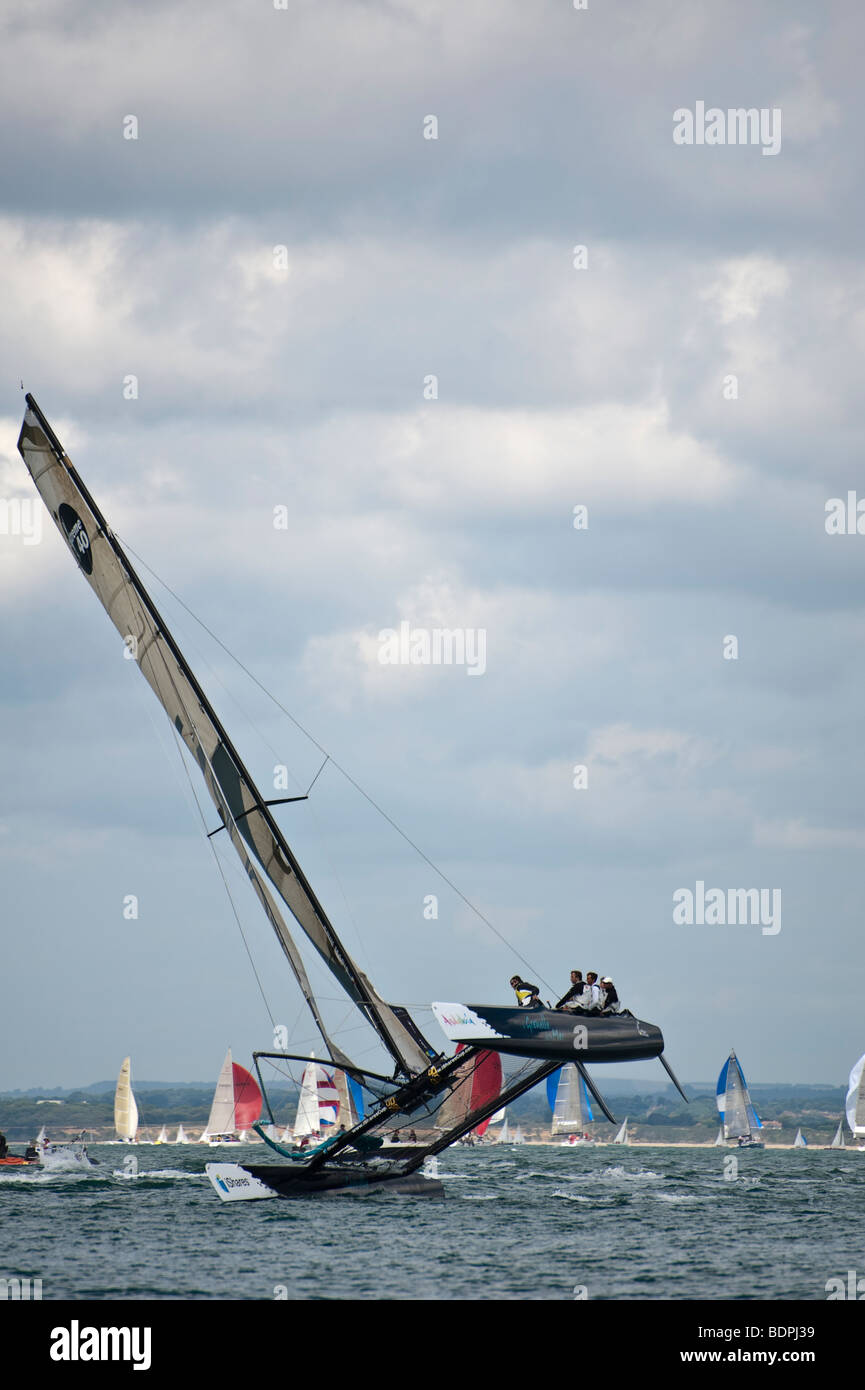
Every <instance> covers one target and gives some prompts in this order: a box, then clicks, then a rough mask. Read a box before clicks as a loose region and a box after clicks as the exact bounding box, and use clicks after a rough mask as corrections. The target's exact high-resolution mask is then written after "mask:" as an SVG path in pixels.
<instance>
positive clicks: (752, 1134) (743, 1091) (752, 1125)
mask: <svg viewBox="0 0 865 1390" xmlns="http://www.w3.org/2000/svg"><path fill="white" fill-rule="evenodd" d="M716 1098H717V1103H718V1111H719V1114H720V1116H721V1120H722V1122H723V1125H724V1137H725V1138H726V1139H747V1138H751V1139H757V1138H758V1137H759V1134H760V1130H761V1129H762V1128H763V1126H762V1124H761V1123H760V1120H759V1118H758V1116H757V1112H756V1110H755V1109H754V1107H753V1105H752V1104H751V1097H750V1095H749V1093H748V1086H747V1083H746V1081H745V1074H744V1072H743V1071H742V1068H741V1067H740V1065H739V1059H738V1057H737V1056H736V1054H735V1052H731V1053H730V1056H729V1057H728V1058H727V1061H726V1062H725V1063H724V1065H723V1067H722V1068H721V1075H720V1076H719V1077H718V1087H717V1097H716Z"/></svg>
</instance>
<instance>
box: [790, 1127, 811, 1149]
mask: <svg viewBox="0 0 865 1390" xmlns="http://www.w3.org/2000/svg"><path fill="white" fill-rule="evenodd" d="M807 1147H808V1140H807V1139H806V1138H805V1136H804V1134H803V1133H802V1131H801V1129H797V1130H796V1138H795V1139H794V1140H793V1148H794V1149H807Z"/></svg>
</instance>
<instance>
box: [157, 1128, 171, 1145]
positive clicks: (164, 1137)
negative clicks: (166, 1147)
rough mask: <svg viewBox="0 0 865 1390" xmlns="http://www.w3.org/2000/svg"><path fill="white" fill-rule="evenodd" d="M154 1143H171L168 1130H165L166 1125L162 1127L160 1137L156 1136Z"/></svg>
mask: <svg viewBox="0 0 865 1390" xmlns="http://www.w3.org/2000/svg"><path fill="white" fill-rule="evenodd" d="M153 1142H154V1144H168V1143H170V1140H169V1138H168V1130H167V1129H166V1128H165V1125H163V1126H162V1128H161V1130H160V1131H159V1133H158V1135H157V1136H156V1138H155V1139H154V1141H153Z"/></svg>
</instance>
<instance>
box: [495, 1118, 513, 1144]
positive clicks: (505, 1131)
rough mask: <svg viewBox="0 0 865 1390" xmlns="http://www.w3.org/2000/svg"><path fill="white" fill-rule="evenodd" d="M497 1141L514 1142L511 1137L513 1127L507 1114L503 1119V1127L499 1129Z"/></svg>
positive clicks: (502, 1142)
mask: <svg viewBox="0 0 865 1390" xmlns="http://www.w3.org/2000/svg"><path fill="white" fill-rule="evenodd" d="M496 1142H497V1143H499V1144H511V1143H513V1140H512V1139H511V1127H510V1125H509V1124H508V1120H507V1115H506V1116H505V1118H504V1120H503V1121H502V1127H501V1129H500V1130H499V1135H498V1139H497V1141H496Z"/></svg>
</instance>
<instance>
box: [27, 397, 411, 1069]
mask: <svg viewBox="0 0 865 1390" xmlns="http://www.w3.org/2000/svg"><path fill="white" fill-rule="evenodd" d="M26 400H27V411H26V413H25V416H24V422H23V424H22V428H21V435H20V438H19V441H18V448H19V451H20V453H21V455H22V457H23V459H24V462H25V463H26V465H27V467H28V469H29V471H30V474H31V476H32V477H33V480H34V482H35V483H36V486H37V488H38V490H39V492H40V494H41V496H42V498H43V500H44V501H45V504H46V506H47V507H48V510H49V511H50V513H51V515H52V517H53V518H54V520H55V522H56V524H57V526H58V529H59V530H60V531H61V533H62V534H63V535H64V536H65V538H66V541H67V544H68V545H69V547H70V549H71V550H72V552H73V554H74V556H75V558H76V560H77V562H78V565H79V567H80V569H81V570H82V572H83V573H84V575H85V577H86V578H87V580H88V582H89V583H90V586H91V588H92V589H93V590H94V592H95V593H96V595H97V597H98V598H99V600H100V602H101V603H102V605H103V607H104V608H105V611H106V612H107V614H108V616H109V618H110V620H111V622H112V623H113V624H114V626H115V628H116V629H117V631H118V632H119V633H120V635H121V637H122V638H123V640H124V643H125V644H126V646H127V651H128V652H129V653H130V655H131V656H132V657H134V659H135V660H136V662H137V664H138V666H139V669H140V670H141V672H142V675H143V676H144V678H145V680H146V681H147V683H148V685H149V686H150V688H151V690H152V691H153V693H154V694H155V696H156V698H157V699H158V700H159V702H160V704H161V705H162V707H163V709H164V710H165V712H166V714H167V715H168V717H169V719H170V720H171V722H172V724H173V725H174V727H175V729H176V730H177V733H178V734H179V736H180V738H181V739H182V740H183V742H184V743H185V744H186V746H187V748H188V749H189V751H190V753H191V754H192V756H193V758H194V759H195V761H196V763H197V765H198V767H199V769H200V770H201V773H202V775H203V777H204V780H205V784H206V786H207V789H208V792H209V794H210V796H211V799H212V800H213V802H214V805H215V806H216V809H217V811H218V812H219V814H220V816H221V818H222V820H223V823H224V824H225V825H226V828H227V829H228V831H229V836H230V838H231V840H232V844H233V845H234V848H235V850H236V851H237V853H238V854H239V855H240V858H241V860H242V862H243V865H244V869H245V870H246V873H247V876H248V877H249V878H250V881H251V882H252V885H253V887H254V889H255V891H256V893H257V895H258V897H259V901H260V902H261V904H262V906H263V907H264V910H265V913H266V915H267V917H268V920H269V921H270V923H271V926H272V927H273V929H274V931H275V932H276V934H277V937H278V938H279V940H280V943H281V945H282V948H283V950H284V952H285V954H286V956H287V957H288V959H289V962H290V964H291V966H292V969H293V970H294V973H295V976H296V978H297V979H298V983H299V985H300V988H301V990H302V992H303V994H304V997H305V999H306V1001H307V1004H308V1005H309V1007H310V1009H311V1011H312V1013H313V1017H314V1018H315V1021H316V1024H317V1026H318V1028H319V1031H320V1032H321V1033H322V1037H323V1040H324V1042H325V1044H326V1046H327V1047H328V1049H329V1051H330V1055H331V1056H333V1057H334V1058H335V1060H338V1061H340V1062H342V1063H343V1064H345V1065H349V1066H350V1065H351V1062H350V1060H349V1059H348V1058H347V1057H346V1056H345V1054H344V1053H340V1052H339V1050H338V1049H336V1048H334V1046H333V1043H332V1042H331V1040H330V1039H329V1038H328V1036H327V1034H326V1032H325V1031H324V1028H323V1024H322V1021H321V1015H320V1011H319V1009H318V1006H317V1004H316V1002H315V999H314V996H313V993H312V990H311V988H310V986H309V981H308V978H307V977H306V972H305V970H304V968H303V964H302V961H301V958H300V955H299V953H298V951H297V948H296V946H295V944H294V942H293V940H292V938H291V934H290V932H289V931H288V927H287V925H286V924H285V922H284V920H283V918H282V916H281V914H280V913H279V911H278V909H277V908H276V904H275V903H274V901H273V898H272V897H271V895H270V894H269V892H268V890H267V889H266V887H265V885H264V883H263V882H262V881H261V878H260V876H259V875H258V873H257V871H256V870H255V866H254V863H253V860H254V861H255V862H256V863H257V864H258V865H259V866H260V868H261V870H262V872H263V874H264V875H266V877H267V878H268V879H269V880H270V882H271V884H272V885H273V886H274V888H275V890H276V892H277V893H278V894H279V896H280V898H281V899H282V900H283V902H284V903H285V904H286V906H287V907H288V909H289V911H290V912H291V914H292V916H293V917H294V919H295V920H296V922H297V923H298V925H299V926H300V928H301V930H302V931H303V932H304V933H305V935H306V936H307V938H308V939H309V940H310V942H311V943H312V945H313V946H314V948H315V950H316V951H317V952H318V954H319V955H320V956H321V958H322V959H323V961H324V962H325V964H326V965H327V967H328V969H329V970H330V971H331V973H332V974H333V975H334V976H335V978H336V979H337V980H338V982H339V983H340V985H341V986H342V988H343V989H344V990H345V992H346V993H347V994H348V995H349V997H350V998H351V999H352V1000H353V1001H354V1003H355V1004H357V1006H358V1007H359V1008H360V1010H361V1012H362V1013H363V1015H364V1017H365V1018H366V1019H367V1021H368V1022H369V1023H370V1024H371V1025H372V1027H373V1028H375V1030H376V1031H377V1033H378V1034H379V1036H380V1038H381V1039H382V1041H383V1042H384V1044H385V1046H386V1047H387V1048H388V1050H389V1052H390V1053H391V1055H392V1056H393V1058H394V1060H395V1061H396V1062H397V1065H398V1066H399V1067H400V1068H401V1069H402V1070H403V1071H404V1072H406V1073H407V1074H409V1075H411V1074H414V1073H417V1072H419V1071H421V1070H423V1069H425V1068H426V1066H427V1065H428V1064H429V1060H430V1057H431V1056H432V1055H433V1049H432V1048H430V1047H428V1045H426V1040H425V1039H424V1038H423V1037H422V1035H421V1034H420V1033H419V1032H418V1030H417V1028H416V1027H415V1026H414V1025H413V1024H412V1026H411V1027H409V1026H407V1023H405V1022H403V1021H401V1019H400V1018H399V1017H398V1015H397V1012H395V1011H394V1009H392V1008H391V1007H390V1006H389V1005H388V1004H386V1003H385V1002H384V1001H383V1000H382V999H381V997H380V996H379V994H378V993H377V991H376V990H375V988H374V987H373V985H372V983H371V981H370V980H369V979H368V978H367V976H366V975H365V974H364V972H363V971H362V970H361V969H360V968H359V967H358V966H357V965H356V964H355V962H354V961H353V960H352V959H351V957H350V956H349V954H348V953H347V951H346V950H345V948H344V946H343V945H342V942H341V941H340V940H339V937H338V936H337V934H336V931H335V930H334V928H333V925H332V923H331V922H330V920H329V918H328V916H327V914H326V912H325V910H324V908H323V907H322V905H321V903H320V902H319V901H318V898H317V897H316V895H315V893H314V892H313V890H312V888H311V886H310V885H309V883H308V882H307V880H306V878H305V876H304V874H303V871H302V869H301V868H300V865H299V864H298V862H297V860H296V859H295V857H294V855H293V853H292V851H291V849H290V848H289V846H288V844H287V843H286V841H285V838H284V836H283V835H282V832H281V831H280V829H279V827H278V826H277V824H276V821H275V820H274V818H273V816H272V814H271V812H270V809H269V808H268V806H267V805H266V803H265V801H264V798H263V797H262V796H261V793H260V792H259V791H258V788H257V787H256V785H255V783H254V781H253V779H252V777H251V775H250V774H249V772H248V771H247V769H246V767H245V766H244V764H243V762H242V760H241V758H240V756H239V754H238V753H237V751H236V750H235V748H234V746H233V744H232V743H231V741H230V739H229V737H228V735H227V734H226V732H225V730H224V728H223V727H222V724H221V722H220V720H219V718H218V716H217V714H216V712H215V710H214V709H213V706H212V705H211V703H210V701H209V700H208V699H207V696H206V695H205V693H204V691H203V690H202V688H201V686H200V685H199V683H198V681H197V680H196V677H195V675H194V674H193V672H192V670H191V668H190V667H189V664H188V663H187V661H186V660H185V658H184V657H183V655H182V653H181V651H180V649H179V647H178V646H177V643H176V642H175V640H174V638H173V637H172V635H171V633H170V632H169V630H168V628H167V627H166V625H165V623H164V621H163V619H162V617H161V615H160V614H159V612H158V610H157V609H156V606H155V605H154V603H153V600H152V599H151V598H150V595H149V594H148V592H147V590H146V588H145V586H144V585H143V583H142V582H141V580H140V579H139V578H138V575H137V574H136V572H135V569H134V567H133V565H132V564H131V562H130V560H129V558H128V556H127V555H126V553H125V551H124V549H123V547H122V546H121V545H120V543H119V541H118V540H117V538H116V536H115V535H114V534H113V532H112V531H111V528H110V527H109V525H108V523H107V521H106V520H105V518H104V517H103V516H102V514H101V512H100V511H99V509H98V507H97V506H96V503H95V502H94V501H93V499H92V498H91V496H90V494H89V492H88V491H87V489H86V487H85V485H84V483H83V482H82V480H81V479H80V478H79V476H78V474H77V472H76V470H75V468H74V467H73V465H72V463H71V461H70V460H69V459H68V457H67V456H66V454H65V453H64V451H63V448H62V446H61V444H60V442H59V440H58V439H57V437H56V435H55V434H54V432H53V430H52V429H51V427H50V425H49V424H48V422H47V420H46V419H45V417H44V415H43V414H42V412H41V410H40V409H39V407H38V405H37V404H36V402H35V401H34V399H33V397H32V396H31V395H29V394H28V395H27V398H26ZM244 846H245V847H246V848H244ZM247 851H248V853H247ZM250 855H251V858H250Z"/></svg>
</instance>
